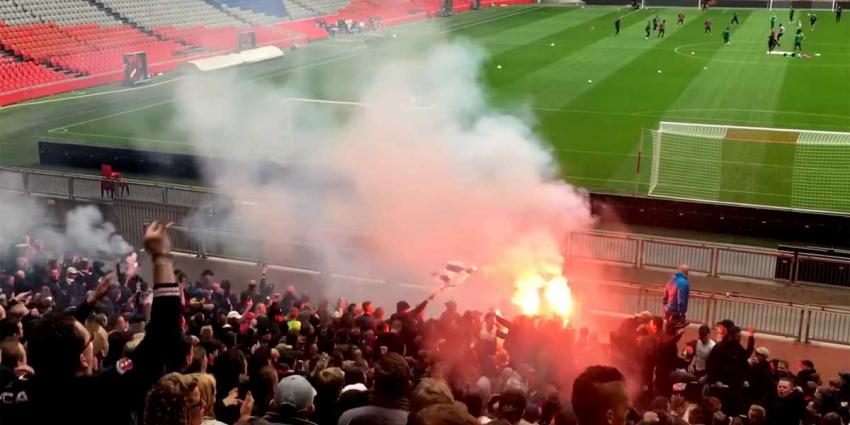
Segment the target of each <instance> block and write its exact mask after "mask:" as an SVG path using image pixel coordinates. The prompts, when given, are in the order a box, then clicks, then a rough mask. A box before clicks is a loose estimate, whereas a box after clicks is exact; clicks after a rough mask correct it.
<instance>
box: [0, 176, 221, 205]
mask: <svg viewBox="0 0 850 425" xmlns="http://www.w3.org/2000/svg"><path fill="white" fill-rule="evenodd" d="M110 182H111V181H110ZM102 183H104V180H103V178H101V177H100V176H95V175H88V174H70V173H58V172H51V171H41V170H28V169H19V168H10V167H0V191H7V192H16V193H26V194H34V195H43V196H54V197H60V198H66V199H71V200H79V201H121V200H125V201H138V202H148V203H155V204H163V205H174V206H180V207H198V206H201V205H204V204H205V203H211V202H212V201H213V200H215V198H217V195H216V193H215V192H214V191H212V190H210V189H206V188H201V187H197V186H184V185H176V184H168V183H158V182H150V181H141V180H132V179H124V180H122V181H121V183H120V184H117V185H115V183H114V182H112V184H113V185H114V186H115V190H114V196H113V195H112V193H111V192H109V191H105V190H102V187H103V186H102Z"/></svg>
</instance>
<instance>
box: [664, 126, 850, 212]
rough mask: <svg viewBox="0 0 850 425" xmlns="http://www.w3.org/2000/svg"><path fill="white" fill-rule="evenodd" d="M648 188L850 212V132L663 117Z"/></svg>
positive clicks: (685, 196)
mask: <svg viewBox="0 0 850 425" xmlns="http://www.w3.org/2000/svg"><path fill="white" fill-rule="evenodd" d="M649 135H650V137H649V140H651V142H652V156H651V158H652V164H651V168H650V169H651V174H650V180H649V191H648V195H649V196H653V197H664V198H669V199H682V200H699V201H705V202H715V203H732V204H738V205H742V204H743V205H773V206H778V207H782V208H786V209H793V210H800V211H816V212H821V211H823V212H832V213H841V214H850V185H847V184H846V182H847V181H850V133H843V132H838V131H822V130H805V129H793V128H768V127H748V126H735V125H729V126H727V125H714V124H701V123H683V122H671V121H663V122H661V123H660V124H659V127H658V129H657V130H649Z"/></svg>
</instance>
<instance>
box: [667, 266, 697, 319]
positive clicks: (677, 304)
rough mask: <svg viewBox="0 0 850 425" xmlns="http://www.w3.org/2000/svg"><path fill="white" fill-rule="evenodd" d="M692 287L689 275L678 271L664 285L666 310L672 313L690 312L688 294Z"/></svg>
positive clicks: (682, 313)
mask: <svg viewBox="0 0 850 425" xmlns="http://www.w3.org/2000/svg"><path fill="white" fill-rule="evenodd" d="M690 291H691V287H690V285H689V284H688V277H687V276H685V274H684V273H682V272H676V273H675V274H674V275H673V277H672V278H670V280H669V281H668V282H667V285H666V286H665V287H664V300H663V302H664V312H665V313H667V314H672V315H685V313H687V312H688V294H689V293H690Z"/></svg>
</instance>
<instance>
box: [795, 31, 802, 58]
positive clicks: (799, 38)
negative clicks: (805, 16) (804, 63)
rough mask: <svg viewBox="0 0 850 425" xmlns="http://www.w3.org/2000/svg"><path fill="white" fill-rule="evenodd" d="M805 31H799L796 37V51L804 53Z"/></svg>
mask: <svg viewBox="0 0 850 425" xmlns="http://www.w3.org/2000/svg"><path fill="white" fill-rule="evenodd" d="M803 37H804V35H803V30H797V35H795V36H794V51H795V52H797V51H799V52H800V53H802V52H803Z"/></svg>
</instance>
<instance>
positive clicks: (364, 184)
mask: <svg viewBox="0 0 850 425" xmlns="http://www.w3.org/2000/svg"><path fill="white" fill-rule="evenodd" d="M418 51H419V52H420V53H418V54H416V55H412V56H411V55H410V54H409V53H408V54H405V55H404V56H403V57H401V58H398V57H395V58H394V57H388V58H387V59H386V60H385V61H384V62H383V63H376V64H371V68H370V69H369V73H368V76H367V77H364V78H361V77H360V75H361V74H362V73H356V75H357V78H350V76H349V75H348V74H346V71H345V70H343V69H341V70H340V76H339V78H340V79H345V81H346V82H347V83H349V84H357V85H359V90H358V91H359V92H360V98H359V99H357V101H358V102H362V103H363V105H359V106H358V105H338V104H321V103H315V102H296V101H283V100H282V99H287V98H291V97H297V96H304V95H305V93H309V90H307V89H305V88H303V87H298V86H297V85H294V86H293V85H290V86H288V87H283V88H272V87H269V86H267V85H262V86H261V85H257V84H255V83H250V82H246V81H240V80H239V79H238V78H236V77H233V76H221V75H213V76H199V77H197V78H191V79H187V80H185V81H184V82H183V83H181V85H180V86H179V88H178V93H177V96H178V101H177V108H178V113H179V114H180V116H179V121H181V122H182V123H183V124H182V125H183V126H185V127H186V128H185V129H186V130H187V131H188V133H189V134H190V135H191V138H192V141H193V144H194V146H195V149H196V151H197V152H198V153H199V154H202V155H204V156H209V157H218V158H223V157H226V158H229V159H231V160H239V161H242V160H244V161H246V162H245V163H239V164H233V163H231V164H227V163H225V162H222V161H212V162H211V163H209V164H208V166H207V167H206V170H205V171H206V173H207V177H208V178H209V180H210V181H212V182H214V184H215V185H216V187H217V188H218V189H219V190H221V191H223V192H225V193H226V194H227V195H229V196H232V197H234V198H236V199H239V200H251V201H252V204H251V205H248V206H244V207H241V208H235V209H234V210H233V211H232V212H231V214H230V215H229V216H228V220H227V222H226V223H225V224H224V225H225V226H228V227H232V228H236V229H238V230H239V231H240V232H242V233H245V234H249V235H256V236H259V237H261V238H262V239H263V241H264V242H265V244H266V247H267V248H268V249H271V250H288V249H289V248H281V247H280V245H281V244H279V243H278V242H280V241H284V240H291V239H297V240H301V241H305V242H306V244H308V245H310V246H313V247H318V248H317V249H318V251H319V252H320V254H321V256H322V263H323V266H324V267H327V268H330V269H331V270H334V271H337V272H345V271H347V270H358V271H363V272H364V273H371V274H372V275H374V276H377V277H382V278H389V279H396V280H398V279H412V280H419V281H420V282H426V281H427V280H426V278H425V276H427V274H428V272H430V271H432V270H434V269H435V268H437V267H440V266H441V265H442V264H443V263H444V262H445V261H446V260H449V259H461V260H464V261H467V262H470V263H473V264H478V265H481V266H483V267H485V269H486V268H488V267H489V266H492V265H495V264H496V263H499V262H500V261H502V259H503V258H504V257H505V256H506V255H511V256H514V255H515V252H516V249H517V247H518V246H519V247H521V246H527V247H528V250H529V252H536V251H539V250H542V249H545V250H548V251H551V250H552V249H553V248H552V247H557V246H559V245H560V241H561V240H562V238H563V236H564V235H565V234H566V232H568V231H571V230H579V229H585V228H587V227H589V226H590V225H592V218H591V215H590V211H589V207H588V201H587V199H586V196H585V195H584V194H583V193H581V192H580V191H579V190H577V189H575V188H573V187H572V186H570V185H568V184H567V183H565V182H563V181H561V180H559V178H558V174H559V173H558V171H559V170H558V167H557V164H556V163H555V162H554V160H553V158H552V156H551V154H550V153H549V151H548V149H547V148H546V143H545V142H543V141H541V140H540V139H539V138H538V137H537V136H536V135H535V134H534V133H533V132H532V130H531V127H530V123H528V122H527V121H525V120H523V119H521V118H518V117H515V116H511V115H507V114H505V113H501V112H498V111H496V110H494V109H492V108H490V107H488V105H487V103H486V100H485V94H484V92H483V90H482V87H481V85H480V83H479V74H478V72H479V66H480V64H481V61H482V55H481V54H480V53H479V52H478V51H477V50H476V49H474V48H471V47H469V46H466V45H461V44H449V43H440V42H434V43H433V44H431V45H429V47H427V48H419V50H418ZM390 56H392V55H390ZM258 159H261V160H265V161H271V162H274V163H276V164H278V166H279V167H281V168H282V169H283V170H284V171H283V172H280V173H276V174H275V173H264V172H263V171H262V170H260V167H257V166H256V165H247V164H248V162H247V161H257V160H258ZM350 234H357V235H365V236H364V239H365V244H366V245H367V246H368V247H369V253H368V254H367V255H365V258H362V257H358V258H354V257H357V256H356V255H354V254H352V253H351V252H350V251H340V249H339V247H340V246H344V245H346V244H347V243H349V241H348V240H347V236H346V235H350ZM541 235H543V236H541ZM275 254H281V253H280V252H276V253H275ZM288 254H291V253H288ZM550 254H552V255H550V256H553V257H558V253H557V252H554V253H550ZM293 255H294V254H293ZM364 260H365V261H364ZM547 260H548V258H547ZM364 263H366V264H364ZM490 268H491V269H494V270H495V269H498V268H497V267H490ZM486 279H487V282H486V283H485V282H484V278H478V279H477V281H478V283H470V287H469V288H468V289H469V291H461V292H459V293H457V294H456V295H454V296H455V297H461V296H463V297H464V298H466V297H467V296H468V297H469V298H467V299H466V300H465V301H466V302H467V303H468V304H472V305H476V304H477V305H478V306H480V305H481V304H484V303H491V305H492V303H497V302H500V301H505V300H509V299H510V297H511V291H510V290H508V291H498V290H497V291H494V290H493V289H492V287H487V286H483V285H485V284H487V285H489V284H494V283H493V281H494V280H497V277H495V276H486ZM474 280H476V279H471V281H474ZM476 285H477V286H476ZM482 289H483V291H482ZM472 292H474V295H473V294H472ZM461 294H463V295H461ZM473 297H474V298H473Z"/></svg>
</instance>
